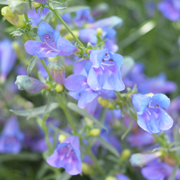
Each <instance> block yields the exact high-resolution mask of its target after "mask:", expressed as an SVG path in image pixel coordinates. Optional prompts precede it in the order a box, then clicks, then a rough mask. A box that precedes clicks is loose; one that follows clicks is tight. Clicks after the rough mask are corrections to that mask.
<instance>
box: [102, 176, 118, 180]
mask: <svg viewBox="0 0 180 180" xmlns="http://www.w3.org/2000/svg"><path fill="white" fill-rule="evenodd" d="M105 180H117V178H116V177H113V176H108V177H107V178H106V179H105Z"/></svg>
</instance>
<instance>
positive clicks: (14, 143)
mask: <svg viewBox="0 0 180 180" xmlns="http://www.w3.org/2000/svg"><path fill="white" fill-rule="evenodd" d="M23 139H24V135H23V133H22V132H21V131H20V129H19V123H18V120H17V119H16V117H11V118H10V119H9V120H8V121H7V123H6V124H5V126H4V128H3V131H2V133H1V136H0V152H1V153H12V154H17V153H19V152H20V151H21V147H22V141H23Z"/></svg>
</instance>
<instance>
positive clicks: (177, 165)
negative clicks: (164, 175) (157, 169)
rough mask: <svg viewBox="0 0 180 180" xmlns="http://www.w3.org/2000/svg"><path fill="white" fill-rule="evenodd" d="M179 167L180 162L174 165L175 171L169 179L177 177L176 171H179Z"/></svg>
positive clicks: (172, 179)
mask: <svg viewBox="0 0 180 180" xmlns="http://www.w3.org/2000/svg"><path fill="white" fill-rule="evenodd" d="M178 168H179V164H176V165H175V166H174V169H173V172H172V174H171V176H170V177H169V179H168V180H174V179H175V176H176V172H177V170H178Z"/></svg>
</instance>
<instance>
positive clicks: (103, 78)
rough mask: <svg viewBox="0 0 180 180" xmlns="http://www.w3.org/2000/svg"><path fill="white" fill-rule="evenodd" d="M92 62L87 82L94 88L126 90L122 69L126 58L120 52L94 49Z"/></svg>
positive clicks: (91, 57) (91, 56) (91, 55)
mask: <svg viewBox="0 0 180 180" xmlns="http://www.w3.org/2000/svg"><path fill="white" fill-rule="evenodd" d="M90 62H91V65H92V66H91V68H90V70H89V73H88V76H87V83H88V85H89V86H90V88H91V89H92V90H95V91H97V90H114V91H122V90H124V88H125V86H124V83H123V81H122V78H121V71H120V68H121V66H122V64H123V62H124V59H123V57H122V56H121V55H120V54H116V53H113V52H108V50H107V49H103V50H93V51H92V52H91V54H90Z"/></svg>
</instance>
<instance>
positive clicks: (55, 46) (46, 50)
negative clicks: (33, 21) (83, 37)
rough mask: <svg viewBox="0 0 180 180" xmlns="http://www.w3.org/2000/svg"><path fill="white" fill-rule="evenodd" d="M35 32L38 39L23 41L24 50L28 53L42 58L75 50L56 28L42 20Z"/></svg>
mask: <svg viewBox="0 0 180 180" xmlns="http://www.w3.org/2000/svg"><path fill="white" fill-rule="evenodd" d="M37 34H38V36H39V38H40V40H41V41H42V42H40V41H32V40H29V41H27V42H26V43H25V50H26V52H27V53H28V54H30V55H37V56H38V57H39V58H41V59H43V58H45V57H54V56H57V55H60V56H68V55H70V54H72V53H73V52H74V51H75V47H74V46H73V45H72V44H71V42H69V41H68V40H67V39H64V38H62V37H60V36H59V35H60V33H59V31H57V30H53V28H52V27H51V26H50V25H49V24H47V23H45V22H42V23H40V24H39V26H38V30H37Z"/></svg>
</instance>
